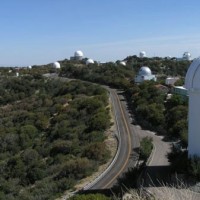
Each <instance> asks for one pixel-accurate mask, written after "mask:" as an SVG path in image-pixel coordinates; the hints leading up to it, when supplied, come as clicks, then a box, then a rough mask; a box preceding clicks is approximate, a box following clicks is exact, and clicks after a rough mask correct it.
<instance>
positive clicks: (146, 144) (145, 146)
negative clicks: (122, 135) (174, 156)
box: [140, 137, 153, 160]
mask: <svg viewBox="0 0 200 200" xmlns="http://www.w3.org/2000/svg"><path fill="white" fill-rule="evenodd" d="M152 149H153V143H152V138H151V137H145V138H143V139H142V140H141V142H140V156H141V158H142V159H144V160H147V159H148V157H149V156H150V154H151V151H152Z"/></svg>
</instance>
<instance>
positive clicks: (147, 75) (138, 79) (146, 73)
mask: <svg viewBox="0 0 200 200" xmlns="http://www.w3.org/2000/svg"><path fill="white" fill-rule="evenodd" d="M149 80H153V81H156V80H157V78H156V76H155V75H153V74H152V73H151V70H150V68H149V67H146V66H143V67H141V68H140V70H139V72H138V74H137V75H136V76H135V83H142V82H143V81H149Z"/></svg>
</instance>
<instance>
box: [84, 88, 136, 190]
mask: <svg viewBox="0 0 200 200" xmlns="http://www.w3.org/2000/svg"><path fill="white" fill-rule="evenodd" d="M107 90H108V91H109V92H110V96H111V100H112V103H113V109H114V111H115V118H116V125H117V129H118V134H119V135H118V138H119V140H120V142H121V144H120V145H119V148H120V149H119V154H118V157H117V159H116V161H115V163H114V165H113V166H112V167H111V168H110V169H109V171H108V172H106V174H104V175H103V176H102V177H101V178H100V179H99V180H98V182H96V183H95V184H94V185H92V186H91V187H90V188H88V189H90V190H96V189H109V188H111V187H112V186H113V184H114V183H116V180H117V178H118V177H119V176H120V175H121V174H122V172H123V171H124V170H125V169H126V167H127V165H128V163H129V158H130V155H131V152H132V148H133V147H132V142H131V140H132V139H131V137H132V136H131V129H130V127H129V126H130V124H129V123H128V121H127V119H126V116H125V115H126V114H125V111H124V108H123V106H122V104H121V101H120V99H119V96H118V95H117V92H116V90H115V89H110V88H107Z"/></svg>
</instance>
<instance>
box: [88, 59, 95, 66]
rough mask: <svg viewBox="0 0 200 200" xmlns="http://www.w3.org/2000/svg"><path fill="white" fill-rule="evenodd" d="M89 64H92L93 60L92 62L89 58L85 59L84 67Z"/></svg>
mask: <svg viewBox="0 0 200 200" xmlns="http://www.w3.org/2000/svg"><path fill="white" fill-rule="evenodd" d="M89 64H94V60H92V59H91V58H89V59H87V60H86V65H89Z"/></svg>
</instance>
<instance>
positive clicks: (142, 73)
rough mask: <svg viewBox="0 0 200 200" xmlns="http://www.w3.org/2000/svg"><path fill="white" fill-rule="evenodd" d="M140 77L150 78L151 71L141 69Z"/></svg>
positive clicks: (144, 68) (145, 68) (147, 68)
mask: <svg viewBox="0 0 200 200" xmlns="http://www.w3.org/2000/svg"><path fill="white" fill-rule="evenodd" d="M138 74H139V75H140V76H150V75H151V70H150V68H149V67H146V66H143V67H141V68H140V70H139V73H138Z"/></svg>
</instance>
